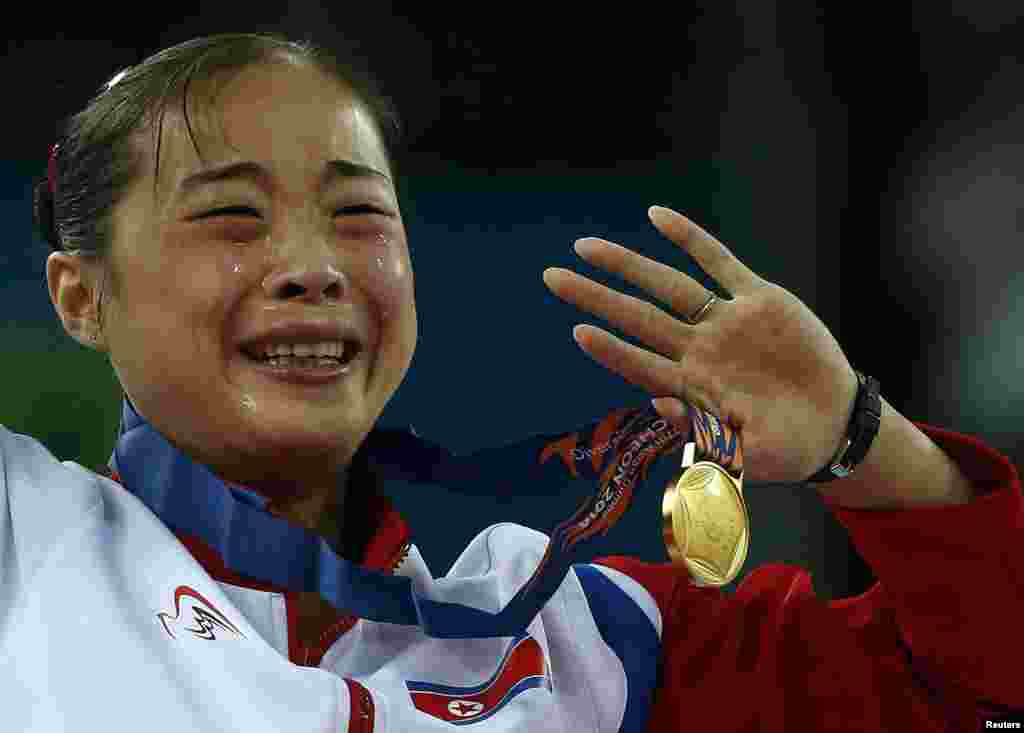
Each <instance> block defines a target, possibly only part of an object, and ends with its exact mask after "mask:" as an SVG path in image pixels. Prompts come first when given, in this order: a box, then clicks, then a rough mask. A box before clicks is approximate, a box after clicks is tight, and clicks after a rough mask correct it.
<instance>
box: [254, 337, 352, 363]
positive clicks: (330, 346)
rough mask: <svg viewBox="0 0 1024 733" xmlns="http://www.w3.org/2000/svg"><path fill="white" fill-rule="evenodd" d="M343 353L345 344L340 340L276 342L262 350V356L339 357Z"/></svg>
mask: <svg viewBox="0 0 1024 733" xmlns="http://www.w3.org/2000/svg"><path fill="white" fill-rule="evenodd" d="M344 353H345V345H344V344H343V343H342V342H340V341H324V342H322V343H319V344H278V345H276V346H268V347H266V348H265V349H264V350H263V356H264V358H268V357H274V356H290V355H294V356H301V357H313V356H316V357H321V358H322V357H327V356H333V357H334V358H335V359H340V358H341V355H342V354H344Z"/></svg>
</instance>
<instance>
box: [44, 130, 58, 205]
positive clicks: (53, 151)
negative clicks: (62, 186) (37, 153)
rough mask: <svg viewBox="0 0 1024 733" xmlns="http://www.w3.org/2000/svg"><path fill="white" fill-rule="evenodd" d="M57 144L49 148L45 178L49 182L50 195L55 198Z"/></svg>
mask: <svg viewBox="0 0 1024 733" xmlns="http://www.w3.org/2000/svg"><path fill="white" fill-rule="evenodd" d="M59 147H60V144H59V143H54V144H53V147H52V148H50V163H49V165H48V166H47V169H46V177H47V179H48V180H49V182H50V195H51V196H53V197H54V198H57V148H59Z"/></svg>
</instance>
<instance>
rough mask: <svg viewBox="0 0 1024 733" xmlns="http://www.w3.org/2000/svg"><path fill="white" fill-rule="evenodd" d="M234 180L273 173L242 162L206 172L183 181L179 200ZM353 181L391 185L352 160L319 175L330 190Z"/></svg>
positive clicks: (332, 165) (335, 163) (328, 166)
mask: <svg viewBox="0 0 1024 733" xmlns="http://www.w3.org/2000/svg"><path fill="white" fill-rule="evenodd" d="M232 178H247V179H252V180H258V179H268V178H270V171H268V170H267V169H266V168H264V167H263V166H262V165H260V164H259V163H255V162H253V161H240V162H237V163H228V164H226V165H220V166H214V167H211V168H205V169H203V170H201V171H198V172H197V173H193V174H191V175H189V176H186V177H185V178H184V179H182V181H181V183H179V184H178V189H177V192H176V193H177V197H178V198H183V197H185V196H187V195H189V194H191V193H193V192H194V191H195V190H196V189H198V188H201V187H202V186H205V185H208V184H210V183H214V182H216V181H225V180H229V179H232ZM352 178H357V179H359V178H362V179H365V178H383V179H384V180H385V181H387V182H388V183H390V182H391V179H390V178H389V177H388V176H387V175H385V174H384V173H381V172H380V171H379V170H377V169H376V168H371V167H370V166H368V165H363V164H361V163H356V162H354V161H351V160H329V161H327V163H326V164H325V165H324V172H323V173H322V174H321V175H320V186H321V187H322V188H327V187H328V186H330V185H332V184H334V183H335V182H336V181H339V180H346V179H352Z"/></svg>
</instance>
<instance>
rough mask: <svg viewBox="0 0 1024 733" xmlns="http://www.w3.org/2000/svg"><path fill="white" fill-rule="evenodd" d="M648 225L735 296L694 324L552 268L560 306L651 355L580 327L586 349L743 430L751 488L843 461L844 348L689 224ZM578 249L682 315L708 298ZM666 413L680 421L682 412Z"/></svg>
mask: <svg viewBox="0 0 1024 733" xmlns="http://www.w3.org/2000/svg"><path fill="white" fill-rule="evenodd" d="M656 211H657V210H656ZM652 221H653V222H654V224H655V226H657V227H658V229H659V230H660V231H661V232H662V233H663V234H665V235H666V236H667V237H668V238H669V239H671V240H672V241H673V242H675V243H676V244H678V245H679V246H681V247H685V248H686V250H687V251H688V252H689V253H690V255H691V256H692V257H693V258H694V260H696V262H697V264H698V265H700V266H701V268H702V269H703V270H704V271H705V272H706V273H707V274H708V275H710V276H711V277H712V278H714V279H715V280H716V281H717V282H718V283H719V284H720V285H721V286H723V287H724V288H725V289H726V290H728V291H729V293H730V294H731V295H732V298H731V299H730V300H724V301H719V302H716V303H715V304H714V305H713V306H712V307H711V309H710V311H709V312H708V313H707V314H706V316H705V317H704V318H703V319H702V320H701V322H700V323H698V324H696V325H691V324H689V323H687V322H686V321H685V320H684V319H679V318H675V317H673V316H671V315H669V314H668V313H666V312H664V311H663V310H661V309H660V308H657V307H655V306H653V305H651V304H649V303H646V302H644V301H642V300H639V299H637V298H633V297H630V296H628V295H625V294H623V293H619V292H617V291H615V290H612V289H611V288H608V287H606V286H604V285H601V284H599V283H596V282H594V281H592V280H590V279H588V278H585V277H583V276H581V275H578V274H577V273H574V272H571V271H569V270H562V269H557V268H551V269H549V270H547V271H545V273H544V280H545V282H546V283H547V285H548V287H549V288H550V289H551V290H552V292H553V293H554V294H555V295H556V296H558V297H559V298H562V299H563V300H566V301H568V302H571V303H573V304H574V305H576V306H577V307H579V308H581V309H583V310H586V311H588V312H590V313H593V314H594V315H597V316H599V317H601V318H603V319H604V320H606V321H608V322H610V323H612V324H614V325H615V326H617V327H619V328H620V329H621V330H623V331H624V332H626V333H628V334H630V335H632V336H635V337H636V338H637V339H639V340H640V341H642V342H643V343H645V344H646V345H647V346H649V347H650V350H648V349H644V348H640V347H637V346H634V345H632V344H630V343H628V342H626V341H624V340H622V339H620V338H617V337H616V336H614V335H612V334H610V333H608V332H607V331H604V330H602V329H598V328H596V327H593V326H583V327H580V328H579V329H578V333H577V341H578V342H579V343H580V346H581V347H582V348H583V349H584V351H585V352H586V353H587V354H588V355H590V356H591V357H592V358H593V359H595V360H596V361H598V362H599V363H601V364H602V365H604V366H605V367H606V368H608V369H610V370H611V371H613V372H615V373H617V374H619V375H620V376H622V377H623V378H625V379H626V380H627V381H629V382H631V383H633V384H636V385H638V386H640V387H643V388H644V389H647V390H648V391H649V392H651V394H652V395H654V396H670V397H675V398H678V399H680V400H684V401H686V402H689V403H690V404H693V405H695V406H697V407H700V408H702V409H706V410H708V411H710V412H712V413H714V414H715V415H717V416H718V417H720V418H721V419H723V420H725V421H726V422H729V423H730V424H732V425H734V426H735V427H737V428H738V429H739V430H740V432H741V435H742V439H743V453H744V457H745V460H744V464H745V467H746V472H747V476H748V478H749V479H751V480H755V481H773V482H775V481H777V482H795V481H801V480H804V479H806V478H808V477H809V476H810V475H811V474H813V473H814V472H816V471H817V470H818V469H820V468H821V467H822V466H823V465H824V464H825V462H826V461H827V460H828V459H829V458H831V457H832V455H833V454H834V453H835V451H836V448H837V447H838V445H839V442H840V440H841V438H842V437H843V435H844V433H845V427H846V424H847V422H848V420H849V416H850V410H851V408H852V403H853V398H854V396H855V395H856V391H857V378H856V375H855V374H854V372H853V369H852V367H851V366H850V364H849V362H848V361H847V359H846V356H845V355H844V354H843V351H842V349H841V348H840V346H839V344H838V343H837V342H836V340H835V338H834V337H833V336H832V334H831V333H830V332H829V330H828V329H827V328H826V327H825V325H824V324H823V323H822V322H821V321H820V320H819V319H818V318H817V316H815V315H814V313H813V312H812V311H811V310H810V309H809V308H808V307H807V306H806V305H804V303H803V302H801V301H800V299H799V298H797V297H796V296H795V295H793V294H792V293H790V292H789V291H788V290H786V289H784V288H782V287H781V286H779V285H776V284H774V283H771V282H768V281H766V280H764V279H763V278H760V277H759V276H757V275H756V274H755V273H753V272H752V271H751V270H750V269H749V268H747V267H746V266H745V265H744V264H743V263H741V262H740V261H739V260H738V259H737V258H736V257H734V256H733V255H732V254H731V253H730V252H729V251H728V250H727V249H726V248H725V247H724V246H723V245H722V244H721V243H719V242H718V241H717V240H715V239H714V238H713V237H711V236H710V235H708V234H707V233H706V232H704V231H703V230H702V229H700V228H699V227H697V226H695V225H694V224H692V223H691V222H689V221H688V220H686V219H685V218H684V217H682V216H680V215H679V214H676V213H675V212H669V211H668V210H661V211H660V212H657V213H655V214H654V215H652ZM577 251H578V252H579V253H580V255H581V256H582V257H583V258H584V259H585V260H586V261H587V262H589V263H590V264H592V265H594V266H597V267H601V268H602V269H605V270H608V271H609V272H612V273H615V274H617V275H619V276H621V277H622V278H624V279H625V280H627V281H629V282H631V283H633V284H634V285H637V286H638V287H640V288H642V289H644V290H645V291H647V292H649V293H651V294H652V295H654V296H655V297H656V298H658V299H659V300H661V301H663V302H665V303H667V304H668V305H669V306H670V307H671V308H672V309H673V310H674V311H676V312H679V313H687V314H691V313H693V312H695V311H696V310H697V309H698V308H699V307H700V306H701V305H703V304H704V303H705V302H706V300H707V298H708V291H707V290H706V289H705V288H704V287H703V286H701V285H700V284H699V283H697V282H696V281H695V280H693V279H692V278H690V277H688V276H687V275H685V274H683V273H681V272H679V271H677V270H675V269H673V268H670V267H668V266H667V265H663V264H661V263H659V262H655V261H653V260H650V259H648V258H646V257H643V256H641V255H639V254H637V253H635V252H633V251H631V250H629V249H626V248H625V247H622V246H620V245H616V244H613V243H611V242H605V241H603V240H593V239H588V240H583V241H581V242H580V243H579V244H578V246H577ZM678 407H680V408H681V405H680V406H678ZM663 414H665V415H666V416H667V417H673V418H675V419H678V420H681V419H682V417H683V414H684V413H683V412H682V410H681V409H679V410H678V411H677V412H674V413H673V412H671V411H666V412H663Z"/></svg>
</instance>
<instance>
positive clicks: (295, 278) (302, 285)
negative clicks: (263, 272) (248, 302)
mask: <svg viewBox="0 0 1024 733" xmlns="http://www.w3.org/2000/svg"><path fill="white" fill-rule="evenodd" d="M346 284H347V283H346V279H345V275H343V274H342V273H341V272H339V271H338V270H335V269H334V268H333V267H332V266H330V265H325V266H321V267H316V268H306V269H297V270H290V271H288V272H280V273H274V274H271V275H268V276H267V277H266V278H265V279H264V280H263V290H264V292H266V294H267V295H269V296H270V297H271V298H273V299H275V300H299V301H303V302H308V303H313V304H316V305H319V304H320V303H321V302H323V301H324V299H325V298H326V299H328V300H339V299H340V298H341V296H342V293H343V292H344V289H345V287H346Z"/></svg>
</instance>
